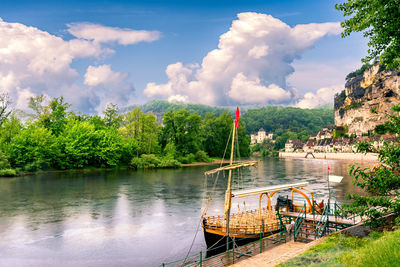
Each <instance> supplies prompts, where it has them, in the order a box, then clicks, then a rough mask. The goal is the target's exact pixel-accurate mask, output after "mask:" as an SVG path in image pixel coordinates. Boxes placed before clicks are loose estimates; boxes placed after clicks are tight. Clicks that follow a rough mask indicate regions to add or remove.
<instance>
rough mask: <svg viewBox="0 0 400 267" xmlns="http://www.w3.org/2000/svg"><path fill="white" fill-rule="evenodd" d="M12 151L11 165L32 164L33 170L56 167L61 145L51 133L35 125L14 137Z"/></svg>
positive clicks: (22, 165)
mask: <svg viewBox="0 0 400 267" xmlns="http://www.w3.org/2000/svg"><path fill="white" fill-rule="evenodd" d="M10 150H11V151H10V157H9V160H10V163H11V165H13V166H16V167H24V166H26V165H27V164H31V165H32V170H34V169H38V168H39V169H47V168H50V167H52V166H54V164H55V162H56V161H57V159H58V157H59V155H60V149H59V145H58V143H57V140H56V138H55V137H54V136H53V135H52V133H51V131H50V130H48V129H46V128H45V127H43V126H37V125H33V124H32V125H30V126H28V127H27V128H25V129H23V130H21V131H20V132H19V133H18V134H17V135H16V136H15V137H14V140H13V142H12V144H11V149H10Z"/></svg>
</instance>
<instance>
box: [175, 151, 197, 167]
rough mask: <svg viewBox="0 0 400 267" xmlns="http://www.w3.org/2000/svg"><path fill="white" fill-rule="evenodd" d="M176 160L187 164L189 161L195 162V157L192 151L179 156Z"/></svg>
mask: <svg viewBox="0 0 400 267" xmlns="http://www.w3.org/2000/svg"><path fill="white" fill-rule="evenodd" d="M178 160H179V161H180V162H181V163H183V164H189V163H193V162H195V161H196V158H195V156H194V155H193V154H192V153H190V154H187V155H186V156H181V157H179V158H178Z"/></svg>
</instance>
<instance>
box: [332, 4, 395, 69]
mask: <svg viewBox="0 0 400 267" xmlns="http://www.w3.org/2000/svg"><path fill="white" fill-rule="evenodd" d="M399 6H400V1H399V0H348V1H346V2H344V3H341V4H336V6H335V7H336V9H337V10H339V11H342V12H343V15H344V16H345V17H349V18H348V19H346V20H344V21H343V22H342V23H341V25H342V27H343V28H344V31H343V33H342V37H346V36H349V35H350V34H351V33H352V32H361V31H364V37H367V38H369V41H368V46H369V49H368V55H367V56H366V57H365V58H364V59H363V62H365V63H366V62H370V61H371V60H374V59H375V58H376V57H378V56H379V58H380V62H381V63H382V64H384V65H386V66H387V67H388V68H390V69H397V68H398V67H399V65H400V57H399V55H400V19H399V18H400V8H399Z"/></svg>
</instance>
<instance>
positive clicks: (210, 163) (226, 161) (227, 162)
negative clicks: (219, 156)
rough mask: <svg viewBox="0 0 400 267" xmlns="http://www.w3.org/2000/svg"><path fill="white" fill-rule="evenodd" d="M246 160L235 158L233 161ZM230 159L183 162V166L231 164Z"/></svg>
mask: <svg viewBox="0 0 400 267" xmlns="http://www.w3.org/2000/svg"><path fill="white" fill-rule="evenodd" d="M239 162H244V161H243V160H234V161H233V163H239ZM229 163H230V161H229V160H214V161H210V162H193V163H185V164H182V167H192V166H206V165H218V164H229Z"/></svg>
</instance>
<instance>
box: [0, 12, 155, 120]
mask: <svg viewBox="0 0 400 267" xmlns="http://www.w3.org/2000/svg"><path fill="white" fill-rule="evenodd" d="M106 28H107V27H106ZM112 30H115V31H118V29H116V28H112ZM123 32H127V33H129V31H128V30H126V29H124V30H122V29H121V34H120V35H119V37H118V36H117V37H115V36H114V37H110V38H116V39H115V40H116V41H118V42H120V43H123V44H131V43H134V42H135V41H134V38H133V37H132V36H131V35H129V34H127V36H128V37H124V34H123ZM130 34H132V33H130ZM129 36H130V37H129ZM99 38H100V37H99ZM125 38H126V39H125ZM152 38H153V39H154V38H155V37H151V36H150V37H146V35H144V37H140V34H139V37H137V38H136V40H142V41H145V40H147V41H150V40H152ZM95 40H97V42H95ZM103 41H105V39H104V38H103V39H102V38H100V39H96V38H88V39H86V40H85V39H71V40H68V41H66V40H64V39H62V38H61V37H58V36H55V35H52V34H50V33H48V32H46V31H42V30H40V29H38V28H35V27H31V26H26V25H23V24H20V23H9V22H5V21H3V20H2V19H0V91H1V92H6V93H8V94H9V95H10V97H11V98H12V100H13V102H14V104H15V106H16V107H17V108H21V109H26V106H27V105H26V103H27V100H28V99H29V97H30V96H33V95H39V94H45V95H48V96H49V97H59V96H64V98H65V100H66V101H67V102H69V103H71V104H72V105H73V108H75V109H78V110H81V111H84V112H96V111H97V112H99V111H100V110H101V108H102V107H103V106H104V103H106V102H113V103H115V104H124V103H126V102H127V101H128V100H129V99H130V97H132V93H133V91H134V90H133V86H132V85H131V84H130V83H129V82H128V78H129V77H128V76H129V75H128V74H127V73H121V72H115V71H112V70H111V66H110V65H101V66H97V67H94V66H89V67H88V68H87V72H86V74H85V76H84V82H83V84H82V83H80V82H79V78H80V75H79V73H78V71H77V70H75V69H74V68H73V67H72V66H71V64H72V62H73V61H74V60H77V59H83V58H88V59H96V60H98V59H99V58H102V57H104V56H106V55H109V54H112V53H114V52H115V51H113V50H111V49H109V48H106V47H103V46H102V45H101V42H103Z"/></svg>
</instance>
